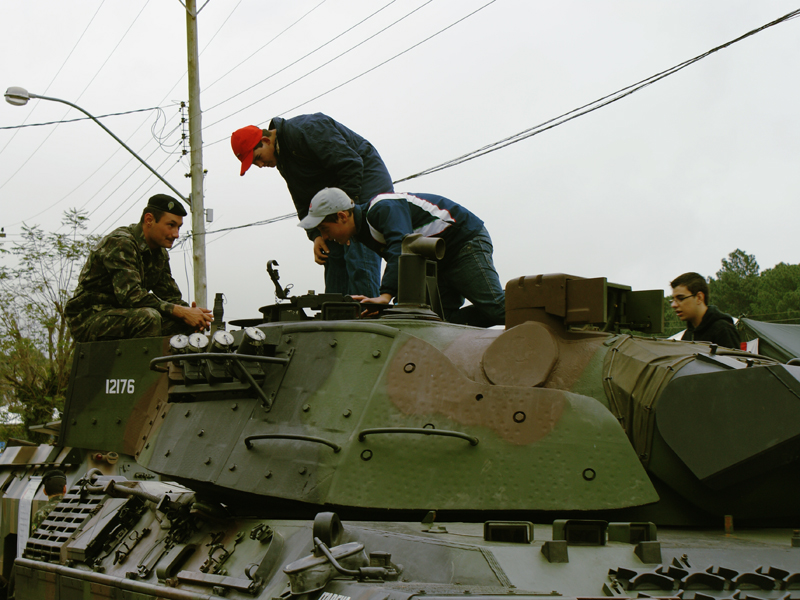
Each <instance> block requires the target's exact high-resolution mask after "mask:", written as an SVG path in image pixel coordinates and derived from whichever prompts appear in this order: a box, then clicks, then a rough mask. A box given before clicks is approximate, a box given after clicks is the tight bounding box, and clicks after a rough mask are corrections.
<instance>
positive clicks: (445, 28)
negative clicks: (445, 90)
mask: <svg viewBox="0 0 800 600" xmlns="http://www.w3.org/2000/svg"><path fill="white" fill-rule="evenodd" d="M432 1H433V0H428V2H426V3H425V4H423V5H421V6H419V7H417V8H415V9H414V10H412V11H411V12H409V13H408V14H406V15H404V16H403V17H401V18H400V19H398V20H397V21H395V22H394V23H392V24H390V25H388V26H387V27H384V28H383V29H381V30H380V31H379V32H377V33H376V34H374V35H372V36H370V37H368V38H367V39H365V40H363V41H362V42H359V43H358V44H356V45H355V46H353V47H352V48H349V49H348V50H345V51H344V52H342V53H341V54H339V55H338V56H335V57H334V58H332V59H331V60H329V61H327V62H325V63H323V64H322V65H320V66H319V67H317V68H315V69H313V70H312V71H309V72H308V73H306V74H305V75H303V76H301V77H298V78H297V79H295V80H294V81H292V82H291V83H288V84H286V85H285V86H283V87H281V88H278V89H277V90H275V91H273V92H272V93H270V94H268V95H266V96H264V97H263V98H261V99H260V100H256V102H253V103H252V104H249V105H248V106H245V107H244V108H242V109H240V110H238V111H236V112H234V113H232V114H230V115H228V117H225V118H224V119H219V120H218V121H215V122H214V123H211V124H210V125H209V126H208V127H211V126H212V125H216V124H217V123H220V122H222V121H224V120H225V119H227V118H229V117H232V116H233V115H235V114H237V113H239V112H241V111H242V110H245V109H247V108H250V107H251V106H254V105H255V104H258V103H259V102H261V101H263V100H266V99H267V98H269V97H270V96H273V95H274V94H276V93H277V92H279V91H281V90H283V89H286V88H287V87H289V86H290V85H292V84H293V83H296V82H298V81H300V80H301V79H303V78H304V77H306V76H308V75H310V74H311V73H313V72H315V71H318V70H319V69H321V68H322V67H324V66H326V65H328V64H330V63H331V62H333V61H334V60H336V59H338V58H340V57H341V56H344V55H345V54H347V53H348V52H350V51H351V50H353V49H355V48H357V47H358V46H360V45H362V44H364V43H365V42H367V41H369V40H371V39H373V38H374V37H375V36H376V35H378V34H380V33H383V32H384V31H386V30H387V29H389V28H390V27H392V26H393V25H395V24H397V23H399V22H400V21H402V20H403V19H405V18H406V17H408V16H410V15H411V14H413V13H415V12H416V11H418V10H420V9H421V8H423V7H424V6H426V5H427V4H430V3H431V2H432ZM496 1H497V0H490V2H487V3H486V4H484V5H483V6H481V7H480V8H478V9H476V10H474V11H472V12H471V13H469V14H468V15H466V16H465V17H462V18H460V19H458V20H457V21H455V22H453V23H450V25H448V26H447V27H444V28H443V29H440V30H439V31H437V32H436V33H434V34H433V35H430V36H428V37H427V38H425V39H424V40H422V41H420V42H417V43H416V44H413V45H412V46H409V47H408V48H406V49H405V50H403V51H402V52H398V53H397V54H395V55H394V56H392V57H391V58H388V59H386V60H385V61H383V62H381V63H379V64H377V65H375V66H374V67H372V68H370V69H367V70H366V71H364V72H362V73H360V74H359V75H356V76H355V77H352V78H350V79H348V80H347V81H345V82H344V83H341V84H339V85H337V86H335V87H333V88H331V89H329V90H328V91H326V92H323V93H321V94H318V95H316V96H314V97H313V98H311V99H309V100H306V101H305V102H302V103H300V104H298V105H297V106H295V107H293V108H291V109H289V110H285V111H281V112H280V113H278V114H279V115H281V114H286V113H288V112H291V111H293V110H295V109H297V108H299V107H301V106H304V105H306V104H308V103H310V102H313V101H314V100H316V99H318V98H321V97H322V96H325V95H327V94H330V93H331V92H333V91H334V90H337V89H339V88H340V87H343V86H345V85H347V84H348V83H351V82H353V81H355V80H356V79H358V78H360V77H363V76H364V75H366V74H367V73H370V72H372V71H374V70H375V69H378V68H380V67H382V66H383V65H385V64H387V63H389V62H391V61H393V60H394V59H395V58H397V57H399V56H402V55H403V54H405V53H407V52H409V51H411V50H413V49H414V48H417V47H418V46H420V45H422V44H424V43H425V42H427V41H429V40H431V39H433V38H435V37H436V36H437V35H439V34H440V33H443V32H445V31H447V30H448V29H450V28H451V27H454V26H455V25H457V24H459V23H461V22H462V21H464V20H465V19H468V18H469V17H471V16H472V15H474V14H475V13H477V12H479V11H481V10H483V9H484V8H486V7H487V6H489V5H490V4H494V3H495V2H496ZM265 122H266V121H264V122H262V123H261V124H263V123H265ZM227 139H228V137H224V138H221V139H219V140H217V141H215V142H211V143H210V144H206V147H210V146H213V145H215V144H219V143H220V142H224V141H226V140H227Z"/></svg>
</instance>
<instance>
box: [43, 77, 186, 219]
mask: <svg viewBox="0 0 800 600" xmlns="http://www.w3.org/2000/svg"><path fill="white" fill-rule="evenodd" d="M28 96H30V97H31V98H38V99H39V100H52V101H53V102H61V104H66V105H67V106H71V107H72V108H74V109H76V110H79V111H81V112H82V113H83V114H85V115H86V116H87V117H89V118H90V119H91V120H92V121H94V122H95V123H97V124H98V125H100V127H102V128H103V129H104V130H105V131H106V133H107V134H108V135H110V136H111V137H113V138H114V139H115V140H117V142H118V143H119V145H120V146H122V147H123V148H125V150H127V151H128V152H130V153H131V154H132V155H133V156H134V157H135V158H136V160H138V161H139V162H140V163H142V164H143V165H144V166H145V167H147V169H148V170H149V171H150V172H151V173H152V174H153V175H155V176H156V177H158V178H159V179H160V180H161V181H162V182H163V183H164V184H165V185H166V186H167V187H168V188H169V189H171V190H172V191H173V192H175V194H177V196H178V198H180V199H181V200H182V201H183V202H185V203H186V204H187V205H188V206H191V202H190V201H189V199H188V198H186V197H185V196H184V195H183V194H181V193H180V192H179V191H178V190H176V189H175V187H174V186H173V185H172V184H170V182H169V181H167V180H166V179H164V178H163V177H162V176H161V175H159V174H158V172H157V171H156V170H155V169H153V167H151V166H150V165H148V164H147V163H146V162H145V161H144V159H142V158H141V157H140V156H139V155H138V154H136V152H134V151H133V150H132V149H131V148H130V147H129V146H128V145H127V144H126V143H125V142H123V141H122V140H121V139H119V138H118V137H117V136H116V135H114V133H113V132H112V131H111V130H110V129H109V128H108V127H106V126H105V125H103V124H102V123H101V122H100V121H98V120H97V119H96V118H95V117H94V115H92V114H89V113H88V112H86V111H85V110H84V109H82V108H81V107H80V106H78V105H77V104H73V103H72V102H68V101H66V100H62V99H61V98H51V97H49V96H39V95H38V94H32V93H30V92H28Z"/></svg>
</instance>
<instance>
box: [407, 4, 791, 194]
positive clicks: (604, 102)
mask: <svg viewBox="0 0 800 600" xmlns="http://www.w3.org/2000/svg"><path fill="white" fill-rule="evenodd" d="M798 15H800V10H795V11H792V12H790V13H788V14H786V15H784V16H783V17H780V18H779V19H776V20H774V21H772V22H771V23H767V24H766V25H762V26H761V27H758V28H756V29H753V30H752V31H749V32H747V33H745V34H744V35H741V36H739V37H738V38H736V39H733V40H731V41H730V42H727V43H725V44H722V45H721V46H717V47H716V48H712V49H711V50H709V51H708V52H704V53H703V54H700V55H698V56H695V57H694V58H691V59H689V60H686V61H684V62H682V63H680V64H678V65H675V66H674V67H671V68H669V69H667V70H665V71H661V72H660V73H656V74H655V75H652V76H650V77H648V78H647V79H643V80H642V81H639V82H638V83H635V84H632V85H629V86H627V87H624V88H622V89H620V90H617V91H616V92H614V93H612V94H609V95H607V96H604V97H602V98H600V99H598V100H595V101H594V102H590V103H589V104H585V105H583V106H581V107H579V108H575V109H573V110H571V111H569V112H566V113H564V114H563V115H560V116H558V117H555V118H553V119H550V120H549V121H545V122H544V123H540V124H539V125H535V126H534V127H531V128H529V129H525V130H524V131H521V132H519V133H517V134H515V135H512V136H510V137H507V138H504V139H502V140H499V141H497V142H494V143H493V144H488V145H486V146H483V147H482V148H478V149H477V150H473V151H472V152H469V153H467V154H463V155H461V156H459V157H456V158H453V159H450V160H448V161H446V162H443V163H441V164H439V165H436V166H435V167H430V168H428V169H425V170H423V171H420V172H419V173H415V174H413V175H409V176H408V177H404V178H403V179H398V180H397V181H395V182H394V183H400V182H403V181H408V180H410V179H415V178H417V177H422V176H423V175H430V174H431V173H435V172H437V171H442V170H444V169H448V168H450V167H454V166H456V165H460V164H461V163H465V162H467V161H470V160H473V159H475V158H478V157H481V156H485V155H487V154H489V153H491V152H495V151H496V150H500V149H502V148H505V147H507V146H510V145H511V144H516V143H517V142H521V141H522V140H525V139H528V138H529V137H532V136H534V135H538V134H539V133H542V132H543V131H547V130H548V129H553V128H554V127H558V126H559V125H563V124H564V123H566V122H567V121H571V120H572V119H576V118H578V117H582V116H583V115H586V114H589V113H590V112H593V111H595V110H597V109H599V108H602V107H604V106H608V105H609V104H611V103H612V102H616V101H617V100H621V99H622V98H625V97H626V96H630V95H631V94H633V93H635V92H638V91H639V90H641V89H643V88H645V87H647V86H649V85H651V84H653V83H655V82H656V81H659V80H661V79H664V78H665V77H668V76H670V75H672V74H674V73H677V72H678V71H680V70H682V69H685V68H686V67H688V66H690V65H693V64H694V63H696V62H698V61H700V60H702V59H704V58H706V57H707V56H710V55H711V54H713V53H715V52H718V51H719V50H722V49H724V48H728V47H729V46H732V45H733V44H735V43H736V42H740V41H742V40H744V39H746V38H748V37H750V36H752V35H755V34H756V33H758V32H760V31H763V30H765V29H767V28H769V27H772V26H774V25H777V24H779V23H783V22H784V21H788V20H790V19H793V18H795V17H797V16H798Z"/></svg>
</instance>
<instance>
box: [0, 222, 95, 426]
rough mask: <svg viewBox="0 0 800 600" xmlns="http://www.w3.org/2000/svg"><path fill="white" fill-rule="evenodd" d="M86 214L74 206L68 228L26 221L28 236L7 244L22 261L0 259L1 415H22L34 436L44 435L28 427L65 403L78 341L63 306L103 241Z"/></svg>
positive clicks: (6, 418)
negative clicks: (92, 232) (91, 232)
mask: <svg viewBox="0 0 800 600" xmlns="http://www.w3.org/2000/svg"><path fill="white" fill-rule="evenodd" d="M86 221H87V217H86V216H85V214H84V213H82V212H80V211H78V210H71V211H67V212H65V213H64V219H63V220H62V225H63V226H64V228H65V229H67V231H68V233H44V232H43V231H42V230H41V229H40V228H39V227H36V226H34V227H28V226H24V227H23V229H22V242H18V243H14V245H13V246H12V247H11V250H10V252H7V254H10V255H11V256H13V257H15V258H16V264H15V266H12V267H9V266H6V265H2V266H0V400H1V401H2V404H3V407H2V409H3V410H2V414H1V415H0V423H3V424H4V425H6V426H7V427H8V426H9V425H10V426H12V427H13V425H14V423H18V422H19V421H21V422H22V425H23V426H24V429H23V430H22V431H21V434H22V435H24V436H25V437H26V438H28V439H32V441H42V440H37V439H36V437H37V436H34V435H33V434H31V433H30V432H29V431H28V427H29V426H30V425H36V424H40V423H47V422H49V421H52V420H53V419H54V418H58V417H59V416H60V412H61V411H62V410H63V408H64V394H65V392H66V388H67V381H68V379H69V372H70V366H71V361H72V351H73V348H74V342H73V340H72V336H71V335H70V331H69V327H68V326H67V322H66V318H65V315H64V309H65V305H66V302H67V300H69V298H70V297H71V295H72V292H73V290H74V287H75V284H76V283H77V277H78V274H79V271H80V267H81V266H82V265H83V263H84V261H85V259H86V256H87V255H88V253H89V250H90V249H91V247H92V246H93V245H94V243H95V242H96V241H97V239H96V238H95V237H92V236H88V235H86V234H85V233H84V231H85V229H86ZM6 258H7V257H6Z"/></svg>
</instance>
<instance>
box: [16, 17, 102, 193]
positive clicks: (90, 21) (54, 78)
mask: <svg viewBox="0 0 800 600" xmlns="http://www.w3.org/2000/svg"><path fill="white" fill-rule="evenodd" d="M102 7H103V3H102V2H101V3H100V6H98V7H97V10H96V11H95V13H94V15H92V18H91V19H89V23H87V25H86V27H85V28H84V30H83V32H82V33H81V35H80V37H78V41H77V42H75V45H74V46H73V47H72V50H70V51H69V54H67V56H66V58H65V59H64V62H62V63H61V66H60V67H59V68H58V71H56V74H55V75H54V76H53V78H52V79H51V80H50V83H48V84H47V87H46V88H45V90H44V94H47V90H49V89H50V86H51V85H53V82H54V81H55V80H56V79H57V78H58V76H59V74H61V71H62V70H63V69H64V66H65V65H66V64H67V61H68V60H69V59H70V57H71V56H72V54H73V52H75V49H76V48H77V47H78V45H79V44H80V43H81V40H82V39H83V36H85V35H86V32H87V31H89V27H91V25H92V23H93V22H94V20H95V18H96V17H97V14H98V13H99V12H100V9H101V8H102ZM34 110H36V107H35V106H34V107H33V110H31V112H29V113H28V115H27V116H26V117H25V121H27V120H28V118H29V117H30V116H31V115H32V114H33V112H34ZM64 114H65V115H66V113H64ZM25 121H23V123H24V122H25ZM54 131H55V130H54ZM17 133H18V131H15V132H14V133H13V134H12V135H11V137H10V138H9V140H8V141H7V142H6V145H5V146H3V147H2V148H0V154H2V153H3V152H4V151H5V149H6V148H8V145H9V144H10V143H11V142H12V141H13V140H14V138H15V137H16V136H17ZM52 134H53V132H52V131H51V132H50V134H49V135H48V136H47V138H45V140H44V142H46V141H47V139H48V138H49V137H50V135H52ZM44 142H42V143H41V144H39V146H38V147H37V148H36V150H34V151H33V154H36V152H38V151H39V148H41V147H42V146H43V145H44ZM33 154H31V156H33ZM31 156H29V157H28V159H27V160H26V161H25V162H24V163H23V164H22V165H20V167H19V169H17V170H16V171H14V172H13V173H12V174H11V177H9V178H8V179H6V180H5V181H4V182H3V183H2V184H0V190H1V189H3V188H4V187H5V185H6V184H7V183H8V182H9V181H11V180H12V179H13V178H14V177H15V176H16V174H17V173H19V172H20V170H21V169H22V167H24V166H25V165H26V164H27V163H28V160H30V158H31Z"/></svg>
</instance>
